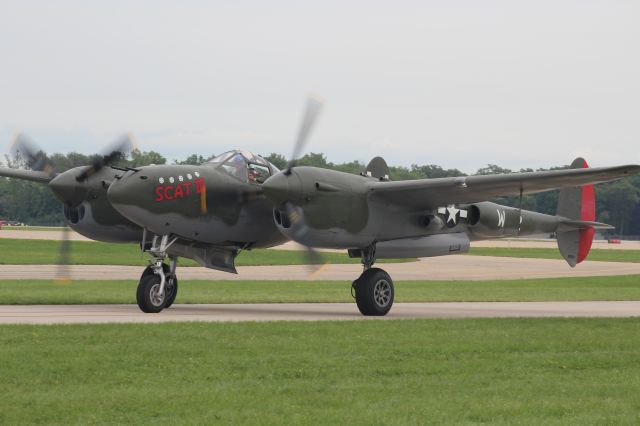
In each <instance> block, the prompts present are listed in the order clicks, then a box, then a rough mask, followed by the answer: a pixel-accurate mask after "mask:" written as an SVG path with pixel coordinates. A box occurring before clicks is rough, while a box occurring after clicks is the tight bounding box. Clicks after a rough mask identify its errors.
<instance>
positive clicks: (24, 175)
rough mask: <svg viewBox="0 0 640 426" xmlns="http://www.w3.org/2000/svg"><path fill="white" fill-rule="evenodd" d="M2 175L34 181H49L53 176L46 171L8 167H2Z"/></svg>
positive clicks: (0, 173) (0, 172)
mask: <svg viewBox="0 0 640 426" xmlns="http://www.w3.org/2000/svg"><path fill="white" fill-rule="evenodd" d="M0 176H4V177H10V178H15V179H24V180H30V181H33V182H40V183H48V182H49V181H51V179H53V176H51V175H49V174H47V173H45V172H37V171H35V170H22V169H10V168H8V167H0Z"/></svg>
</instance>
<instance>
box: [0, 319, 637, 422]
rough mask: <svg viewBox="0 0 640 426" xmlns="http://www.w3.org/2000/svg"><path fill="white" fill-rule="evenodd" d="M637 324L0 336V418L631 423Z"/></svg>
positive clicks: (226, 328) (40, 329) (215, 327)
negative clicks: (0, 394)
mask: <svg viewBox="0 0 640 426" xmlns="http://www.w3.org/2000/svg"><path fill="white" fill-rule="evenodd" d="M639 327H640V319H500V320H496V319H476V320H414V321H353V322H351V321H345V322H322V323H299V322H271V323H236V324H233V323H226V324H212V323H180V324H176V323H174V324H153V325H151V324H149V325H90V326H89V325H66V326H2V327H0V365H2V368H0V392H1V393H2V395H3V397H2V398H0V423H2V424H16V423H20V424H95V423H101V424H102V423H109V424H120V423H134V424H158V423H165V424H246V423H258V424H274V425H282V424H331V425H334V424H350V425H361V424H362V425H378V424H379V425H382V424H427V423H431V424H433V423H446V424H451V423H456V424H472V423H473V424H475V423H491V424H532V425H534V424H535V425H539V424H568V423H569V424H637V423H638V422H639V421H640V414H639V413H640V400H639V399H638V397H637V395H638V394H639V393H640V363H638V359H639V358H640V335H639V334H638V332H637V331H638V328H639Z"/></svg>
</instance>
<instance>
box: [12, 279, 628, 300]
mask: <svg viewBox="0 0 640 426" xmlns="http://www.w3.org/2000/svg"><path fill="white" fill-rule="evenodd" d="M136 286H137V283H136V282H134V281H72V282H70V283H67V284H61V283H56V282H55V281H40V280H3V281H0V304H5V305H6V304H94V303H95V304H100V303H135V291H136ZM350 286H351V283H350V282H348V281H181V282H180V289H179V293H178V298H177V300H176V303H285V302H291V303H294V302H299V303H303V302H308V303H313V302H352V301H353V299H352V297H351V292H350V289H351V288H350ZM395 290H396V302H460V301H547V300H640V276H638V275H630V276H619V277H590V278H556V279H532V280H514V281H510V280H504V281H399V282H396V283H395Z"/></svg>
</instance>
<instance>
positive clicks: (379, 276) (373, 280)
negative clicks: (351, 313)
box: [353, 268, 394, 316]
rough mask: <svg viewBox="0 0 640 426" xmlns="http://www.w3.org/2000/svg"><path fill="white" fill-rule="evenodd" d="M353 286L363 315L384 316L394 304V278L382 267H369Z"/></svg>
mask: <svg viewBox="0 0 640 426" xmlns="http://www.w3.org/2000/svg"><path fill="white" fill-rule="evenodd" d="M353 287H354V289H355V292H356V304H357V305H358V309H359V310H360V313H361V314H362V315H367V316H384V315H386V314H387V312H389V310H390V309H391V306H392V305H393V294H394V291H393V280H391V277H390V276H389V274H387V273H386V272H385V271H383V270H382V269H380V268H369V269H367V270H366V271H364V272H363V273H362V275H360V278H358V279H357V280H356V281H355V282H354V283H353Z"/></svg>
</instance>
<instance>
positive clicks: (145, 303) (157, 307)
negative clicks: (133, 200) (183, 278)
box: [136, 235, 178, 313]
mask: <svg viewBox="0 0 640 426" xmlns="http://www.w3.org/2000/svg"><path fill="white" fill-rule="evenodd" d="M143 238H144V237H143ZM176 239H177V238H176ZM176 239H174V240H173V241H171V242H169V237H168V236H167V235H164V236H162V239H161V240H160V241H159V242H158V238H157V237H155V238H154V239H153V243H152V247H151V249H150V250H149V252H150V254H151V255H152V256H153V257H154V260H153V262H152V263H151V265H149V266H147V268H146V269H145V270H144V272H143V273H142V276H141V277H140V281H139V282H138V290H137V292H136V301H137V302H138V307H139V308H140V310H141V311H142V312H145V313H158V312H160V311H162V310H163V309H165V308H169V307H170V306H171V305H173V302H174V301H175V300H176V296H177V295H178V278H177V277H176V267H177V263H178V259H177V258H176V257H172V256H168V255H167V249H168V248H169V246H171V245H172V244H173V243H174V242H175V241H176ZM143 246H144V241H143ZM167 257H169V259H170V264H169V265H167V264H166V263H164V260H165V259H166V258H167Z"/></svg>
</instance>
